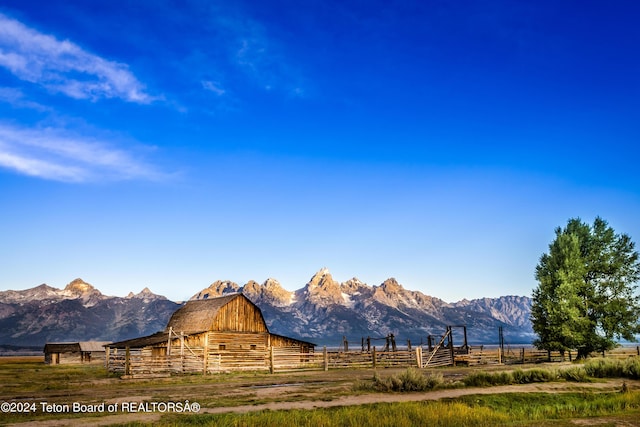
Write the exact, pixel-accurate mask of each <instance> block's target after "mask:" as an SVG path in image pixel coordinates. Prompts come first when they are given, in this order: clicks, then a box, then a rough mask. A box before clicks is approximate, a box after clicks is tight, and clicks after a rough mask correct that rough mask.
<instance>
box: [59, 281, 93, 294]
mask: <svg viewBox="0 0 640 427" xmlns="http://www.w3.org/2000/svg"><path fill="white" fill-rule="evenodd" d="M64 290H65V291H66V292H68V293H71V294H75V295H77V296H82V295H85V294H87V293H95V292H97V293H100V291H99V290H97V289H96V288H94V287H93V286H91V285H90V284H89V283H87V282H85V281H84V280H82V279H80V278H78V279H75V280H72V281H71V282H70V283H69V284H68V285H67V286H65V288H64Z"/></svg>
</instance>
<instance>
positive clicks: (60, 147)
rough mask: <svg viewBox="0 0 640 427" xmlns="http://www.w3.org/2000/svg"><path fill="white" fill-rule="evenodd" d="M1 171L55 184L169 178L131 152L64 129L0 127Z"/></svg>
mask: <svg viewBox="0 0 640 427" xmlns="http://www.w3.org/2000/svg"><path fill="white" fill-rule="evenodd" d="M0 168H5V169H9V170H12V171H14V172H17V173H20V174H24V175H29V176H33V177H39V178H43V179H48V180H54V181H64V182H91V181H99V180H130V179H143V180H159V179H163V178H165V177H166V176H167V175H166V174H163V173H162V172H159V171H158V170H156V168H154V167H153V166H151V165H150V164H148V163H146V162H145V161H144V160H142V159H140V158H138V157H136V156H135V155H134V152H133V151H132V150H124V149H121V148H118V147H117V146H116V145H115V144H113V143H109V142H108V141H103V140H96V139H92V138H90V137H86V136H82V135H78V134H75V133H72V132H69V131H67V130H65V129H56V128H44V129H26V128H20V127H16V126H13V125H6V124H0Z"/></svg>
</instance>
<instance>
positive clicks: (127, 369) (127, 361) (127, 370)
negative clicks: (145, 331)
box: [124, 347, 131, 375]
mask: <svg viewBox="0 0 640 427" xmlns="http://www.w3.org/2000/svg"><path fill="white" fill-rule="evenodd" d="M124 374H125V375H131V352H130V350H129V347H126V348H125V352H124Z"/></svg>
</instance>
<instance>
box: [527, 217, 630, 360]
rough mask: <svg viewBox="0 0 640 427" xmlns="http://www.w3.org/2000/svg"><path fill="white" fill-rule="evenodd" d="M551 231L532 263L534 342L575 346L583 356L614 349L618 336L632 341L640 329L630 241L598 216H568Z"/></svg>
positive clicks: (551, 346) (552, 347) (562, 347)
mask: <svg viewBox="0 0 640 427" xmlns="http://www.w3.org/2000/svg"><path fill="white" fill-rule="evenodd" d="M555 234H556V237H555V239H554V241H553V242H551V244H550V245H549V252H548V253H545V254H543V255H542V256H541V257H540V261H539V263H538V265H537V267H536V280H537V281H538V287H537V288H536V289H534V291H533V303H532V307H531V321H532V324H533V330H534V332H535V333H536V334H537V335H538V339H537V340H536V341H535V342H534V345H535V346H536V347H538V348H542V349H545V350H560V351H565V350H571V349H577V350H578V357H581V358H582V357H586V356H587V355H589V353H591V352H594V351H604V350H609V349H611V348H613V347H614V346H615V345H616V340H619V339H621V338H624V339H626V340H630V341H632V340H634V339H635V336H634V335H635V334H637V333H640V296H638V295H637V294H636V289H637V285H636V282H638V280H640V260H639V254H638V252H637V251H636V250H635V249H634V248H635V244H634V242H633V241H632V240H631V238H630V237H629V236H628V235H626V234H616V233H615V231H614V230H613V228H611V227H610V226H609V225H608V224H607V222H606V221H605V220H603V219H602V218H600V217H597V218H596V219H595V221H594V222H593V225H591V226H590V225H589V224H586V223H583V222H582V221H581V220H580V219H579V218H573V219H570V220H569V221H568V222H567V226H566V227H565V228H564V229H562V228H560V227H558V228H556V230H555Z"/></svg>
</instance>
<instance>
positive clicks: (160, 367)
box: [106, 346, 640, 377]
mask: <svg viewBox="0 0 640 427" xmlns="http://www.w3.org/2000/svg"><path fill="white" fill-rule="evenodd" d="M637 353H638V354H637ZM572 355H573V356H575V352H574V353H573V354H572V353H570V352H566V353H564V354H561V353H560V352H558V351H553V352H547V351H541V350H536V349H531V348H524V347H521V348H510V349H508V350H507V351H505V352H504V353H503V352H502V351H501V350H500V349H499V348H492V349H490V348H485V347H483V346H477V347H472V348H469V349H468V351H466V352H464V354H460V353H458V354H455V353H454V352H453V351H452V350H451V349H450V348H444V347H441V348H435V349H432V350H431V351H429V350H427V349H423V348H422V347H416V348H415V349H413V350H398V351H376V348H375V347H374V348H373V350H372V351H370V352H366V351H365V352H363V351H328V350H327V349H326V348H325V349H324V350H323V351H319V352H300V350H299V349H297V348H277V347H271V348H269V349H267V350H266V351H264V350H245V351H216V352H212V351H209V352H205V350H204V349H203V348H190V349H189V351H188V352H174V353H173V354H170V355H153V354H152V353H151V351H146V350H139V349H127V350H126V351H118V352H112V353H110V354H109V355H108V357H107V359H106V364H107V368H108V370H109V371H110V372H114V373H118V374H121V375H125V376H131V377H135V376H148V375H170V374H177V373H216V372H226V371H239V370H252V371H259V370H268V371H270V372H285V371H292V370H296V371H297V370H322V369H324V370H328V369H340V368H379V367H411V366H414V367H422V368H428V367H437V366H448V365H455V364H465V365H468V366H477V365H496V364H529V363H542V362H561V361H567V360H571V358H572ZM452 356H453V357H452ZM604 356H606V357H615V358H627V357H638V356H640V349H639V348H627V349H616V350H614V351H612V352H607V353H605V354H604Z"/></svg>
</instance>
